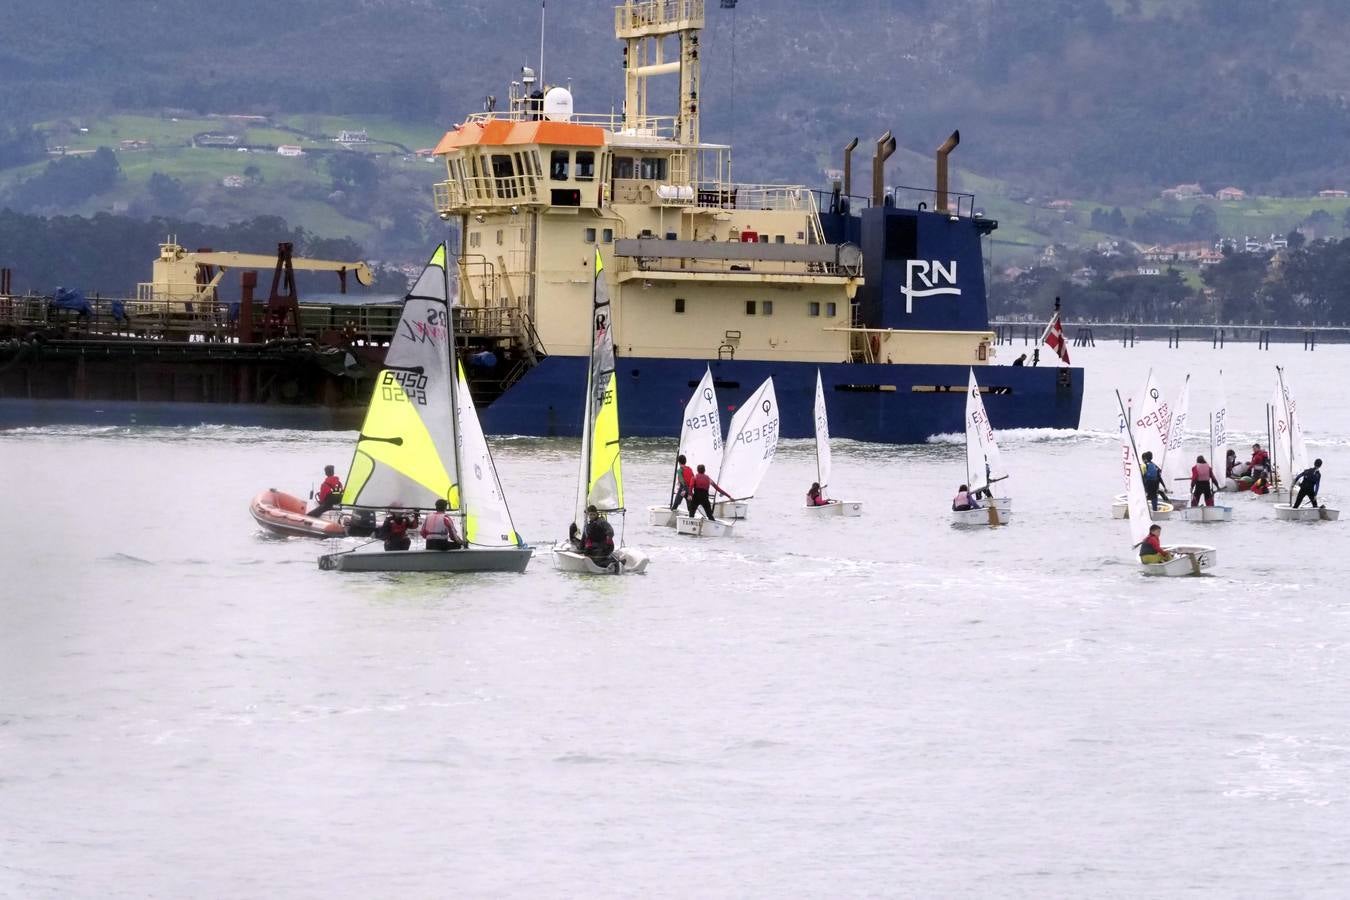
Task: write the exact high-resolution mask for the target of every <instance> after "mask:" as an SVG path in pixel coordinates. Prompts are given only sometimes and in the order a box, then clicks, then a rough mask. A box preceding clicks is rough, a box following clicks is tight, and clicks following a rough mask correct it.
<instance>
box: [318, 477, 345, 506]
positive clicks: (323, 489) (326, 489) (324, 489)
mask: <svg viewBox="0 0 1350 900" xmlns="http://www.w3.org/2000/svg"><path fill="white" fill-rule="evenodd" d="M333 493H337V494H341V493H342V481H341V480H340V479H339V478H338V477H337V476H336V475H329V476H328V477H327V478H325V479H324V480H323V484H321V485H319V500H320V501H323V500H327V499H328V495H329V494H333Z"/></svg>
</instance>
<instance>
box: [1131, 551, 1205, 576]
mask: <svg viewBox="0 0 1350 900" xmlns="http://www.w3.org/2000/svg"><path fill="white" fill-rule="evenodd" d="M1165 549H1167V550H1169V551H1171V552H1172V553H1173V554H1175V555H1174V556H1173V557H1172V558H1171V559H1169V560H1168V561H1167V562H1162V563H1146V562H1141V563H1140V564H1139V565H1140V567H1141V568H1142V569H1143V570H1144V574H1145V575H1153V576H1160V577H1163V578H1184V577H1187V576H1191V575H1203V574H1205V573H1206V572H1208V571H1209V570H1210V569H1212V568H1214V567H1215V566H1217V565H1218V564H1219V551H1217V550H1215V549H1214V548H1213V547H1206V546H1203V545H1200V544H1185V545H1182V546H1178V547H1167V548H1165Z"/></svg>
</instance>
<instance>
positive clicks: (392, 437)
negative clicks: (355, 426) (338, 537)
mask: <svg viewBox="0 0 1350 900" xmlns="http://www.w3.org/2000/svg"><path fill="white" fill-rule="evenodd" d="M448 300H449V288H448V279H447V275H446V250H445V245H444V244H442V245H441V246H440V247H438V248H437V249H436V252H435V254H433V255H432V257H431V260H430V262H428V263H427V265H426V268H424V269H423V270H422V274H421V276H420V277H419V278H418V279H417V283H416V284H415V285H413V289H412V290H411V291H409V292H408V295H407V297H406V298H405V299H404V301H403V314H402V316H401V317H400V318H399V321H398V327H397V328H396V329H395V331H394V334H393V336H392V338H391V339H390V342H389V349H388V351H386V353H385V357H384V367H383V368H382V369H381V370H380V374H379V376H378V377H377V378H376V379H375V388H374V392H373V393H372V395H371V400H370V407H369V408H368V409H367V411H366V418H365V422H364V424H362V426H361V434H360V436H359V437H358V438H357V441H356V452H355V453H354V454H353V456H352V463H351V468H350V470H349V472H348V474H347V482H346V484H347V488H346V490H345V491H344V492H343V498H342V499H343V505H345V506H361V507H375V508H387V507H391V506H402V507H404V508H407V509H414V508H415V509H431V508H433V507H434V506H435V505H436V501H437V500H445V501H446V502H447V503H449V505H450V508H451V509H458V508H459V506H460V499H459V488H458V480H459V479H458V473H457V472H456V465H455V423H454V411H453V406H452V401H451V398H450V391H451V385H452V381H451V379H450V356H451V350H452V347H453V344H454V337H453V334H452V331H451V328H452V325H451V320H450V311H449V303H448Z"/></svg>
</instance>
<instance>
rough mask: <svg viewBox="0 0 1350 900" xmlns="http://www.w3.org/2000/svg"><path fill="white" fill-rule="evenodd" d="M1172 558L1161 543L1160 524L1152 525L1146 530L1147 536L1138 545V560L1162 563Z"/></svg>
mask: <svg viewBox="0 0 1350 900" xmlns="http://www.w3.org/2000/svg"><path fill="white" fill-rule="evenodd" d="M1171 558H1172V554H1171V553H1170V552H1168V551H1167V550H1164V549H1163V545H1162V526H1161V525H1153V526H1151V527H1150V528H1149V530H1148V537H1146V538H1144V542H1143V543H1142V544H1140V545H1139V561H1140V562H1141V563H1163V562H1167V561H1168V560H1169V559H1171Z"/></svg>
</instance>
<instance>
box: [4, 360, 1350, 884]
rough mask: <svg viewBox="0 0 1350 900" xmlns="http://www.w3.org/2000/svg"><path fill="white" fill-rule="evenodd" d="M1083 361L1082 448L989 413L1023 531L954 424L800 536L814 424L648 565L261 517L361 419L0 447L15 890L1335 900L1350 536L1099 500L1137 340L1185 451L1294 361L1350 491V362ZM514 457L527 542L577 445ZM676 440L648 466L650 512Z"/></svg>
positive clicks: (1349, 712)
mask: <svg viewBox="0 0 1350 900" xmlns="http://www.w3.org/2000/svg"><path fill="white" fill-rule="evenodd" d="M1074 352H1075V353H1077V354H1078V355H1079V357H1080V358H1081V359H1083V360H1085V362H1086V365H1087V366H1088V369H1089V374H1088V378H1089V382H1088V398H1087V401H1086V409H1085V413H1084V417H1083V430H1082V431H1081V432H1078V433H1062V432H1061V433H1054V432H1023V433H1016V432H1014V433H1008V434H1005V435H1003V444H1004V447H1005V459H1006V461H1007V463H1008V465H1009V467H1010V468H1011V470H1012V473H1013V479H1012V481H1011V482H1010V484H1011V491H1012V493H1013V496H1014V497H1015V498H1016V504H1017V515H1016V521H1015V523H1014V524H1013V525H1012V526H1011V527H1008V528H1005V529H1000V530H997V531H992V532H990V531H979V532H973V533H962V532H958V531H954V530H952V529H951V528H950V527H948V524H947V508H948V500H949V498H950V496H951V494H952V492H953V490H954V488H955V486H956V483H957V482H958V481H960V480H961V478H962V472H963V462H962V459H963V457H962V446H961V444H960V443H958V442H957V440H956V439H955V437H954V436H953V438H952V439H951V440H947V441H937V442H934V443H931V444H929V445H926V446H921V447H905V448H892V447H883V446H875V445H863V444H856V443H849V442H839V443H838V444H837V445H836V448H835V477H834V482H835V485H834V493H835V494H836V495H838V496H849V497H856V498H860V499H863V500H864V501H865V502H866V504H867V508H866V512H865V516H864V517H863V518H861V519H853V520H848V519H839V520H834V521H824V520H822V521H811V520H807V519H806V518H805V516H804V514H803V513H802V512H801V511H800V509H799V506H800V504H801V497H802V494H803V491H804V489H805V487H806V486H807V485H808V484H809V483H810V481H811V480H812V478H813V472H814V455H813V452H812V447H811V445H810V444H809V443H807V442H791V443H789V444H787V445H786V446H785V447H784V448H783V449H782V450H781V451H780V457H779V459H778V460H777V461H776V462H775V464H774V468H773V470H772V471H771V472H770V475H769V477H768V479H767V482H766V485H765V487H764V489H763V491H762V496H761V497H760V498H759V499H757V500H756V501H755V504H754V509H753V513H752V515H753V518H752V519H751V520H750V521H748V522H747V523H746V524H745V525H744V526H743V527H742V528H741V529H740V530H739V533H738V535H737V536H736V537H735V538H734V539H731V540H728V541H724V542H714V541H711V540H704V541H698V540H694V539H685V538H679V537H677V536H676V535H674V534H673V533H671V532H670V531H665V530H656V529H651V528H648V527H647V526H646V525H645V524H644V523H643V522H642V521H641V517H639V516H637V515H635V516H633V521H631V522H630V523H629V525H628V529H627V539H628V542H629V543H632V544H637V545H640V546H643V547H644V548H646V549H647V550H648V551H649V552H650V554H651V556H652V558H653V561H652V565H651V568H650V571H649V574H648V575H646V576H645V577H630V578H623V579H577V578H569V577H564V576H561V575H559V574H558V573H556V572H554V571H553V570H552V568H551V564H550V560H549V558H548V555H547V553H540V554H539V555H537V556H536V558H535V560H534V562H533V563H532V564H531V566H530V569H529V571H528V572H527V574H525V575H523V576H473V577H463V578H457V579H453V580H450V579H446V578H444V577H437V576H381V575H371V576H361V575H356V576H351V575H343V574H340V573H328V572H320V571H319V570H318V569H317V567H316V565H315V557H316V556H317V554H318V552H319V550H320V545H318V544H314V543H309V542H306V541H302V540H290V541H284V540H283V541H277V540H267V539H263V538H262V537H260V536H259V534H258V533H257V531H256V529H255V526H254V525H253V523H252V520H251V519H250V518H249V516H248V514H247V510H246V504H247V501H248V499H249V497H250V496H251V495H252V494H253V493H254V492H256V491H257V490H258V489H260V488H262V487H268V486H276V487H281V488H283V489H285V488H290V489H293V490H296V491H305V490H307V489H308V487H309V485H310V484H311V482H312V481H313V480H315V478H316V474H317V473H318V472H319V470H320V467H321V466H322V465H323V464H325V463H328V462H332V463H335V464H336V465H338V467H339V469H345V465H346V462H347V460H348V458H349V455H350V444H349V442H350V438H351V435H347V434H316V433H303V432H277V431H270V430H262V429H244V428H209V427H202V428H193V429H182V430H174V429H142V430H135V429H112V430H106V429H87V428H83V429H82V428H63V429H57V428H47V429H36V430H20V431H12V432H7V433H0V463H2V464H3V469H2V471H3V473H4V479H5V488H4V492H3V496H4V504H3V516H0V568H2V571H3V580H4V583H3V587H0V895H4V896H7V897H24V898H28V897H66V896H76V897H123V896H125V897H144V896H162V897H178V896H300V897H331V896H389V897H394V896H397V897H432V896H451V895H466V894H467V895H481V896H504V895H517V896H521V895H538V896H563V895H569V896H631V895H647V896H863V895H898V896H920V897H952V896H973V897H989V896H997V897H1004V896H1010V897H1018V896H1022V897H1046V896H1054V897H1062V896H1081V897H1099V896H1150V897H1159V896H1175V895H1182V894H1197V893H1198V894H1208V895H1215V896H1280V897H1287V896H1327V897H1332V896H1345V895H1346V894H1347V893H1350V723H1348V720H1350V688H1348V687H1347V684H1348V683H1350V667H1348V665H1347V640H1348V639H1350V592H1348V591H1347V589H1346V584H1347V582H1350V554H1348V553H1347V552H1346V551H1347V548H1350V542H1347V539H1346V536H1345V532H1344V529H1345V528H1347V527H1350V525H1347V524H1345V523H1340V524H1328V525H1312V526H1308V525H1296V524H1288V523H1277V522H1275V521H1274V520H1273V517H1272V514H1271V512H1270V509H1269V506H1268V504H1266V503H1263V502H1262V501H1259V500H1252V499H1249V498H1246V497H1242V498H1240V499H1239V500H1238V501H1237V503H1238V516H1239V517H1240V520H1239V521H1236V522H1233V523H1231V524H1225V525H1218V526H1200V525H1191V526H1186V525H1180V524H1178V525H1172V526H1169V527H1168V533H1167V535H1166V536H1167V537H1168V538H1170V539H1173V540H1177V539H1180V538H1183V537H1188V536H1189V537H1199V538H1200V539H1203V540H1205V541H1206V542H1209V543H1213V544H1216V545H1218V547H1219V548H1220V554H1221V567H1220V568H1219V569H1218V574H1217V575H1216V576H1215V577H1211V578H1204V579H1145V578H1142V577H1141V576H1140V575H1139V574H1138V572H1137V570H1136V567H1135V565H1134V563H1133V561H1132V558H1131V554H1130V550H1129V548H1128V537H1127V531H1126V527H1125V524H1124V523H1123V522H1120V521H1115V520H1112V519H1111V518H1110V517H1109V514H1108V512H1107V506H1108V504H1109V499H1110V496H1111V494H1113V493H1115V492H1116V490H1117V485H1118V483H1119V475H1118V469H1117V459H1118V449H1117V448H1118V445H1117V443H1116V437H1115V428H1116V424H1115V423H1116V413H1115V407H1114V403H1115V400H1114V397H1113V396H1112V394H1111V390H1112V388H1114V387H1116V386H1120V387H1122V388H1135V387H1137V386H1138V385H1139V384H1141V383H1142V381H1143V377H1144V374H1145V371H1146V369H1147V368H1148V367H1149V366H1150V365H1152V366H1154V367H1156V368H1157V369H1158V370H1159V372H1160V373H1161V381H1162V385H1163V387H1164V389H1165V390H1167V391H1169V392H1171V391H1174V390H1175V389H1176V387H1177V385H1178V384H1179V382H1180V378H1181V375H1182V373H1183V372H1184V371H1186V370H1187V369H1189V370H1190V371H1191V372H1192V374H1193V375H1194V376H1195V377H1194V379H1193V381H1194V382H1195V385H1194V397H1193V402H1192V419H1191V421H1192V423H1193V424H1194V426H1195V427H1196V429H1197V439H1198V437H1199V430H1202V423H1203V422H1204V421H1205V413H1206V412H1207V410H1208V408H1209V398H1210V397H1211V396H1212V395H1213V391H1214V377H1213V376H1214V372H1215V370H1216V369H1217V368H1218V367H1219V366H1220V365H1222V366H1223V367H1224V368H1225V369H1226V373H1225V382H1226V388H1227V394H1228V398H1229V408H1230V417H1231V421H1232V426H1231V427H1233V428H1234V429H1235V430H1236V431H1237V432H1238V433H1239V436H1240V437H1242V438H1246V439H1247V442H1248V443H1250V439H1251V438H1252V437H1254V436H1257V435H1258V433H1262V432H1263V427H1264V426H1263V424H1262V423H1263V415H1264V413H1263V409H1264V404H1265V402H1266V400H1267V399H1268V398H1269V397H1270V394H1271V389H1272V386H1273V379H1274V371H1273V364H1274V363H1275V362H1277V361H1281V360H1283V361H1286V362H1288V364H1289V376H1290V381H1291V386H1292V387H1293V389H1294V391H1295V392H1296V393H1297V395H1298V397H1299V401H1300V406H1301V408H1302V409H1303V410H1304V427H1305V429H1306V431H1307V434H1308V438H1309V443H1310V448H1311V450H1312V452H1313V453H1314V454H1316V455H1320V456H1322V457H1323V458H1324V459H1325V460H1326V466H1325V468H1326V471H1327V475H1326V478H1325V479H1324V494H1325V495H1326V496H1329V497H1333V498H1334V497H1335V496H1337V495H1339V496H1350V487H1347V486H1348V485H1350V412H1347V409H1346V407H1345V405H1344V402H1343V384H1344V383H1345V381H1346V379H1347V377H1348V376H1350V348H1339V347H1327V348H1322V349H1319V350H1318V351H1316V352H1315V353H1302V352H1300V351H1298V350H1297V349H1294V350H1288V349H1284V348H1279V347H1277V348H1276V349H1274V350H1272V351H1270V352H1262V351H1256V350H1255V349H1253V348H1250V347H1233V346H1231V345H1230V347H1229V348H1228V349H1226V350H1223V351H1218V352H1215V351H1211V350H1209V348H1200V347H1199V346H1197V345H1191V346H1189V347H1187V348H1185V349H1183V350H1168V349H1166V348H1164V347H1161V346H1158V345H1144V346H1140V347H1136V348H1133V349H1130V350H1124V349H1122V348H1120V347H1101V348H1097V349H1094V350H1090V351H1080V350H1077V349H1076V350H1075V351H1074ZM1075 361H1076V362H1077V361H1079V359H1078V358H1076V359H1075ZM995 425H997V422H995ZM1262 436H1263V434H1262ZM494 446H495V450H496V453H497V459H498V464H499V468H500V470H501V476H502V479H503V482H504V483H505V486H506V490H507V493H508V496H509V498H510V500H511V503H512V508H513V512H514V513H515V516H516V521H517V525H518V527H519V529H520V531H521V532H522V533H523V534H524V535H525V536H526V537H527V538H529V539H531V540H532V541H533V542H535V543H536V544H540V545H545V546H546V545H547V544H548V543H549V542H551V541H552V539H553V538H555V537H556V536H559V535H560V533H561V532H562V530H563V528H564V527H565V523H566V521H567V520H568V516H569V514H570V512H569V511H570V504H571V497H572V491H573V484H572V479H573V477H574V472H575V462H574V461H575V453H576V449H577V444H576V442H575V441H562V440H558V441H551V440H530V439H506V440H498V441H494ZM672 446H673V442H650V443H645V444H642V443H639V444H634V445H632V446H630V447H628V448H626V451H625V452H626V457H625V463H626V472H627V479H626V481H627V492H628V501H629V505H630V506H631V507H634V508H639V509H640V508H642V507H644V506H645V505H646V504H647V503H648V502H659V500H660V499H661V498H662V497H664V496H665V492H666V488H667V485H668V482H669V469H668V466H669V454H670V453H671V448H672ZM1195 449H1198V448H1193V449H1192V452H1195Z"/></svg>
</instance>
